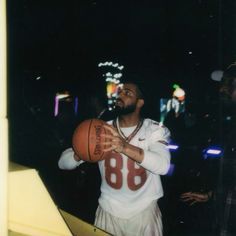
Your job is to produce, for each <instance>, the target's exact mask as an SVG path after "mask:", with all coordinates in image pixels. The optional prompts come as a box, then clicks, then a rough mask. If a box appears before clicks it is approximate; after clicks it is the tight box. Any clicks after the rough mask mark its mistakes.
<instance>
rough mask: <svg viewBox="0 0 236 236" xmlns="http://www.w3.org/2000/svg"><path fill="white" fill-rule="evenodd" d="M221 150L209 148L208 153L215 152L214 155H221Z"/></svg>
mask: <svg viewBox="0 0 236 236" xmlns="http://www.w3.org/2000/svg"><path fill="white" fill-rule="evenodd" d="M221 152H222V151H221V150H215V149H209V150H207V152H206V153H207V154H213V155H219V154H221Z"/></svg>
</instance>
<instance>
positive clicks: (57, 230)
mask: <svg viewBox="0 0 236 236" xmlns="http://www.w3.org/2000/svg"><path fill="white" fill-rule="evenodd" d="M18 167H19V166H18ZM8 178H9V196H8V199H9V211H8V229H9V230H10V231H13V232H17V233H19V234H23V235H24V234H25V235H34V236H55V235H61V236H67V235H68V236H69V235H72V234H71V232H70V230H69V228H68V227H67V225H66V223H65V221H64V220H63V218H62V216H61V214H60V213H59V211H58V209H57V207H56V206H55V204H54V202H53V201H52V199H51V197H50V195H49V193H48V192H47V190H46V188H45V186H44V185H43V183H42V181H41V179H40V177H39V176H38V173H37V172H36V170H34V169H26V170H18V171H11V172H9V177H8Z"/></svg>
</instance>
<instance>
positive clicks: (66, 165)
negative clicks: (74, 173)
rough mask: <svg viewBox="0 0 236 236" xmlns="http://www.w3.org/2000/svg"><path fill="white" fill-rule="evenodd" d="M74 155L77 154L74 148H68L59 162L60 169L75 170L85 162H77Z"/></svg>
mask: <svg viewBox="0 0 236 236" xmlns="http://www.w3.org/2000/svg"><path fill="white" fill-rule="evenodd" d="M74 154H75V153H74V151H73V149H72V148H68V149H66V150H65V151H64V152H62V154H61V156H60V159H59V161H58V167H59V168H60V169H62V170H73V169H75V168H76V167H78V166H79V165H80V164H82V163H83V162H84V161H82V160H80V161H76V160H75V158H74Z"/></svg>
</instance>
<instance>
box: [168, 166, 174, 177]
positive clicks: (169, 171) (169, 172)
mask: <svg viewBox="0 0 236 236" xmlns="http://www.w3.org/2000/svg"><path fill="white" fill-rule="evenodd" d="M174 170H175V165H174V164H170V167H169V170H168V172H167V174H166V175H168V176H172V175H173V173H174Z"/></svg>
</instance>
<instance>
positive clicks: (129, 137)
mask: <svg viewBox="0 0 236 236" xmlns="http://www.w3.org/2000/svg"><path fill="white" fill-rule="evenodd" d="M142 125H143V119H141V120H140V121H139V123H138V125H137V126H136V128H135V129H134V131H133V132H132V133H131V134H130V135H129V136H128V137H126V136H125V134H124V133H123V132H122V130H121V128H120V125H119V119H118V117H117V118H116V120H113V126H114V127H115V128H116V129H117V130H118V133H119V134H120V135H121V137H122V138H124V140H125V141H126V142H128V143H129V142H130V141H131V139H132V138H133V137H134V136H135V135H136V134H137V133H138V131H139V130H140V128H141V127H142Z"/></svg>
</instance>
